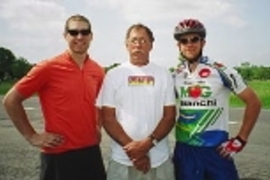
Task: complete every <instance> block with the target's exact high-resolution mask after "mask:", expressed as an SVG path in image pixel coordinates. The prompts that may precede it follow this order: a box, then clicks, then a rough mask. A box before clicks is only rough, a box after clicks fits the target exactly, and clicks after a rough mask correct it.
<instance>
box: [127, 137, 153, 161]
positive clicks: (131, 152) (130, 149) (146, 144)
mask: <svg viewBox="0 0 270 180" xmlns="http://www.w3.org/2000/svg"><path fill="white" fill-rule="evenodd" d="M151 147H152V142H151V140H150V139H149V138H146V139H144V140H141V141H132V142H130V143H128V144H127V145H125V146H124V147H123V149H124V151H125V152H126V154H127V155H128V157H129V159H130V160H131V161H134V160H135V159H136V160H137V159H141V158H142V157H144V156H145V155H147V154H148V151H149V150H150V149H151Z"/></svg>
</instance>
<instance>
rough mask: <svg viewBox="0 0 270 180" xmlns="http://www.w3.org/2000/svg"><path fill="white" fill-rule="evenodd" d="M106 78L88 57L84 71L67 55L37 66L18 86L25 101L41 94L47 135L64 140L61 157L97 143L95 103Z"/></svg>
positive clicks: (51, 151)
mask: <svg viewBox="0 0 270 180" xmlns="http://www.w3.org/2000/svg"><path fill="white" fill-rule="evenodd" d="M103 77H104V71H103V69H102V68H101V67H100V66H99V65H98V64H97V63H95V62H94V61H93V60H91V59H90V58H89V57H87V59H86V60H85V63H84V66H83V68H82V69H80V68H79V66H78V65H77V64H76V63H75V62H74V60H73V59H72V58H71V56H70V55H69V54H68V52H65V53H63V54H60V55H59V56H57V57H54V58H52V59H50V60H45V61H42V62H41V63H39V64H37V65H35V66H34V67H33V68H32V69H31V71H30V72H29V73H28V74H27V75H26V76H25V77H24V78H22V79H21V80H20V81H19V82H18V83H17V84H16V86H15V87H16V89H17V90H18V91H19V92H20V93H21V94H22V95H23V96H25V97H29V96H31V95H33V94H34V93H38V96H39V99H40V103H41V107H42V111H43V115H44V121H45V131H46V132H52V133H58V134H61V135H63V136H64V138H65V142H64V143H63V144H62V145H61V146H59V147H57V148H47V149H44V151H45V152H46V153H59V152H64V151H67V150H71V149H78V148H83V147H87V146H91V145H95V144H97V143H98V139H97V136H96V135H97V132H96V125H97V124H96V122H97V121H96V118H97V114H96V107H95V101H96V97H97V95H98V92H99V89H100V86H101V83H102V80H103Z"/></svg>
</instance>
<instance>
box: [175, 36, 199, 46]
mask: <svg viewBox="0 0 270 180" xmlns="http://www.w3.org/2000/svg"><path fill="white" fill-rule="evenodd" d="M200 40H201V38H200V37H198V36H194V37H191V38H180V39H179V42H180V43H181V44H183V45H186V44H188V43H191V44H195V43H197V42H199V41H200Z"/></svg>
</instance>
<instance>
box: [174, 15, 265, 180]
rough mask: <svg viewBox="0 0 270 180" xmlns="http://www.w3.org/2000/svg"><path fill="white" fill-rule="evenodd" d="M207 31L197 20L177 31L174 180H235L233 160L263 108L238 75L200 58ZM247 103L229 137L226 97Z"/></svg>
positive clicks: (206, 58) (234, 71) (176, 29)
mask: <svg viewBox="0 0 270 180" xmlns="http://www.w3.org/2000/svg"><path fill="white" fill-rule="evenodd" d="M205 37H206V30H205V27H204V25H203V24H202V23H201V22H200V21H198V20H196V19H185V20H183V21H181V22H180V23H179V24H177V26H176V27H175V31H174V38H175V40H176V41H177V42H178V44H177V45H178V48H179V51H180V58H179V60H180V63H179V65H178V67H177V68H176V70H175V72H174V81H175V89H176V93H177V96H178V98H179V101H178V108H179V109H178V112H179V115H178V117H177V123H176V126H175V136H176V145H175V149H174V157H173V161H174V167H175V176H176V179H177V180H180V179H181V180H204V179H207V180H237V179H239V177H238V173H237V170H236V167H235V164H234V161H233V158H232V155H233V154H235V153H238V152H240V151H241V150H242V149H243V147H244V146H245V144H246V142H247V140H248V137H249V135H250V133H251V131H252V129H253V127H254V125H255V123H256V121H257V118H258V115H259V112H260V109H261V102H260V100H259V99H258V97H257V95H256V94H255V92H254V91H253V90H252V89H251V88H250V87H248V86H247V85H246V84H245V82H244V81H243V79H242V77H241V76H240V74H238V73H237V71H236V70H234V69H232V68H229V67H226V66H224V65H223V64H221V63H218V62H216V61H212V60H210V59H208V57H206V56H203V48H204V46H205ZM231 92H233V93H234V94H235V95H236V96H237V97H239V98H240V99H241V100H242V101H243V102H244V103H245V109H244V114H243V119H242V125H241V126H240V129H239V131H238V133H237V134H234V135H233V138H230V137H229V132H228V126H229V97H230V93H231Z"/></svg>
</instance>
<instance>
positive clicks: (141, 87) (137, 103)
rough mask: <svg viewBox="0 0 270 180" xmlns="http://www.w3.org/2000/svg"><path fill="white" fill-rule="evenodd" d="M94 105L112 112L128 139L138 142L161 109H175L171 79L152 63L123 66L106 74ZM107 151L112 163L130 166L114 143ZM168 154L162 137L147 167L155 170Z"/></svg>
mask: <svg viewBox="0 0 270 180" xmlns="http://www.w3.org/2000/svg"><path fill="white" fill-rule="evenodd" d="M97 104H98V105H99V106H108V107H113V108H115V109H116V116H117V117H116V118H117V120H118V122H119V123H120V125H121V126H122V128H123V129H124V131H125V132H126V133H127V134H128V136H130V137H131V138H132V139H133V140H142V139H144V138H146V137H148V136H149V135H150V134H151V133H152V132H153V131H154V129H155V128H156V126H157V124H158V123H159V121H160V120H161V118H162V116H163V108H164V106H170V105H175V94H174V85H173V79H172V76H171V74H170V72H169V71H168V70H167V69H165V68H162V67H160V66H157V65H155V64H153V63H149V64H147V65H145V66H142V67H138V66H135V65H132V64H131V63H130V62H127V63H124V64H122V65H120V66H118V67H116V68H114V69H112V70H110V71H109V72H108V73H107V74H106V76H105V79H104V82H103V86H102V88H101V91H100V94H99V97H98V101H97ZM111 150H112V158H113V159H114V160H115V161H117V162H119V163H121V164H125V165H133V163H132V162H131V161H130V160H129V158H128V156H127V155H126V153H125V152H124V151H123V148H122V147H121V146H120V145H119V144H117V143H116V142H115V141H112V143H111ZM169 154H170V149H169V144H168V138H167V137H166V138H164V139H162V140H161V141H160V142H159V143H158V144H157V145H156V146H154V147H153V148H152V149H151V150H150V152H149V156H150V159H151V166H152V167H157V166H159V165H160V164H162V163H163V162H164V161H166V160H167V158H168V157H169Z"/></svg>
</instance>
